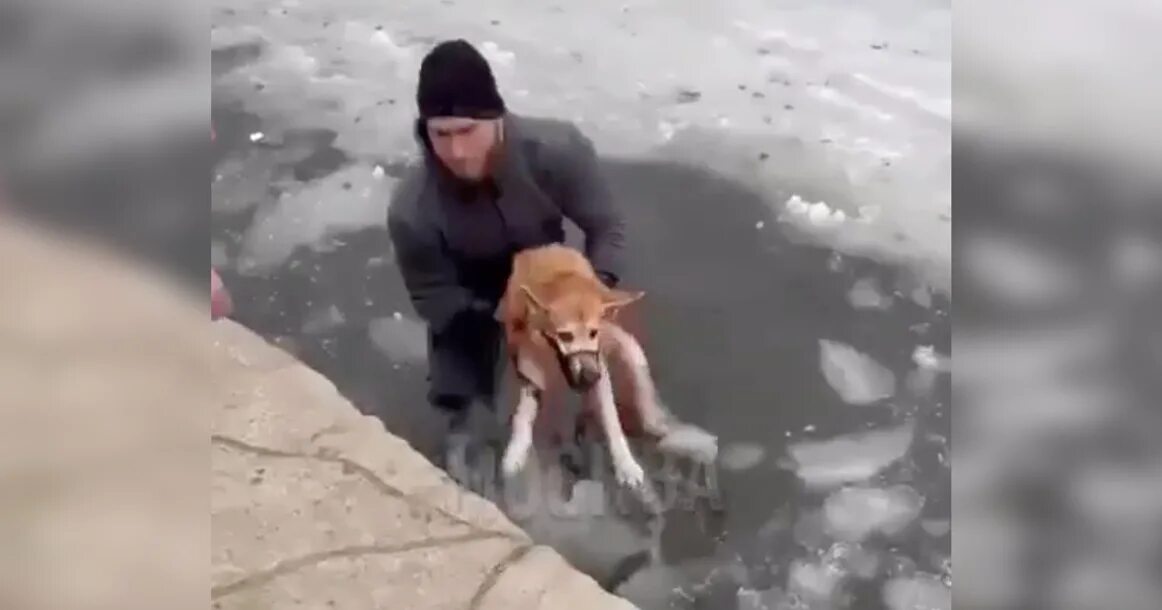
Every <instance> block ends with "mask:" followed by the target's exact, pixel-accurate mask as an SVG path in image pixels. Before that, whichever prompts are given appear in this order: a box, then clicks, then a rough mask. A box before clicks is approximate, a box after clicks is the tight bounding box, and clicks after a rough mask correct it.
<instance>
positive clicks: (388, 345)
mask: <svg viewBox="0 0 1162 610" xmlns="http://www.w3.org/2000/svg"><path fill="white" fill-rule="evenodd" d="M367 332H368V335H369V336H370V337H371V342H372V343H373V344H374V345H375V347H376V348H378V349H379V351H381V352H383V354H384V355H386V356H387V357H388V358H391V359H392V360H394V361H396V362H414V363H419V362H423V361H424V359H425V358H426V357H427V355H428V339H427V331H426V329H425V328H424V325H423V324H421V323H419V322H417V321H415V320H411V319H408V318H400V319H397V318H395V317H388V318H376V319H374V320H372V321H371V322H370V323H369V324H368V326H367Z"/></svg>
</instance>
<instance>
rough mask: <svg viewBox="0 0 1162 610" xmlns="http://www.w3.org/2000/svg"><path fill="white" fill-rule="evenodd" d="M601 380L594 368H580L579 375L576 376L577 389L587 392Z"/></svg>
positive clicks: (598, 371) (599, 372)
mask: <svg viewBox="0 0 1162 610" xmlns="http://www.w3.org/2000/svg"><path fill="white" fill-rule="evenodd" d="M600 380H601V371H600V370H598V369H595V368H590V367H582V369H581V371H580V373H578V375H577V387H578V389H581V390H588V389H590V388H592V387H593V386H594V385H596V384H597V382H598V381H600Z"/></svg>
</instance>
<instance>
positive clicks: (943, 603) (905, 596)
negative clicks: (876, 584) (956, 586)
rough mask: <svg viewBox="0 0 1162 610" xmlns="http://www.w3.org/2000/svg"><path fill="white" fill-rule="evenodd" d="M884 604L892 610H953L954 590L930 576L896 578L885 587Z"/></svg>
mask: <svg viewBox="0 0 1162 610" xmlns="http://www.w3.org/2000/svg"><path fill="white" fill-rule="evenodd" d="M884 604H885V605H887V607H888V608H890V609H891V610H951V608H952V589H951V588H949V587H947V586H945V584H944V583H943V582H941V580H940V579H939V578H937V577H935V576H932V575H929V574H917V575H916V576H914V577H911V578H895V579H893V580H890V581H888V583H887V584H885V585H884Z"/></svg>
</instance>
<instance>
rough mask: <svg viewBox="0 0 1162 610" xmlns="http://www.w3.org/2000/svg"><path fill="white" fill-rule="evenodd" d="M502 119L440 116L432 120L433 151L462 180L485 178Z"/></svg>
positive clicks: (430, 132)
mask: <svg viewBox="0 0 1162 610" xmlns="http://www.w3.org/2000/svg"><path fill="white" fill-rule="evenodd" d="M498 123H499V120H481V119H466V118H459V117H436V118H432V119H428V121H427V124H428V126H427V129H428V138H429V139H430V140H431V142H432V150H434V151H435V153H436V156H437V157H438V158H439V159H440V161H442V162H443V163H444V166H445V167H447V168H448V171H450V172H452V173H453V174H455V175H456V177H457V178H460V179H462V180H482V179H483V178H484V177H485V176H486V175H487V173H488V165H489V158H490V157H491V154H492V151H493V149H494V148H495V146H496V143H497V139H498V132H499V125H498Z"/></svg>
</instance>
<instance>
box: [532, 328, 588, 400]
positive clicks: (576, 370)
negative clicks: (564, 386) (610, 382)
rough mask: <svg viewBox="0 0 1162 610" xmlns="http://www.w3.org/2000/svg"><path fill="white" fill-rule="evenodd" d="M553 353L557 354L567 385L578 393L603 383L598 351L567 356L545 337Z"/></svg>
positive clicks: (549, 338) (551, 340) (550, 338)
mask: <svg viewBox="0 0 1162 610" xmlns="http://www.w3.org/2000/svg"><path fill="white" fill-rule="evenodd" d="M545 339H547V340H548V342H549V345H551V346H553V352H554V353H556V354H557V363H558V364H559V365H560V367H561V373H562V374H563V375H564V376H565V383H568V384H569V387H570V388H572V389H573V390H574V391H577V392H584V391H587V390H589V389H590V388H592V387H593V386H594V385H596V384H597V382H598V381H601V356H600V354H598V353H597V352H596V351H581V352H573V353H571V354H566V353H564V352H562V351H561V346H560V345H558V344H557V342H556V341H554V340H553V338H552V337H549V336H547V335H546V336H545Z"/></svg>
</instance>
